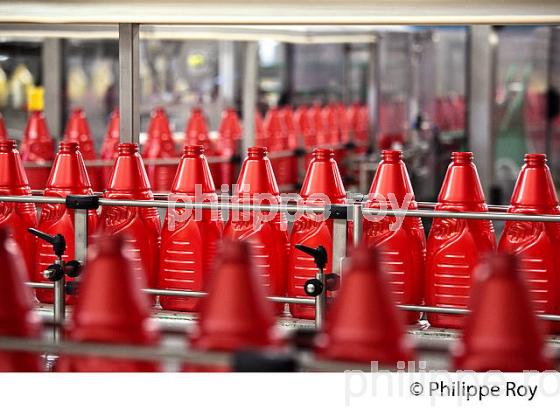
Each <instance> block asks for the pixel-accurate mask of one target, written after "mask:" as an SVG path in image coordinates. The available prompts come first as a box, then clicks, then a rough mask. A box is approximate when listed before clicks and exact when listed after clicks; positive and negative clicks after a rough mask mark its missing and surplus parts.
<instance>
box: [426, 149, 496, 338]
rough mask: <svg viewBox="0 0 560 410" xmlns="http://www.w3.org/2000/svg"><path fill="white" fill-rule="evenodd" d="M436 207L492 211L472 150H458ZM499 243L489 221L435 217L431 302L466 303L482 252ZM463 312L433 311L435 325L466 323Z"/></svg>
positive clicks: (429, 277)
mask: <svg viewBox="0 0 560 410" xmlns="http://www.w3.org/2000/svg"><path fill="white" fill-rule="evenodd" d="M451 158H452V162H451V164H450V165H449V168H448V169H447V173H446V175H445V179H444V181H443V185H442V187H441V191H440V193H439V197H438V203H437V204H436V207H435V210H436V211H440V210H443V211H452V212H464V211H467V212H487V211H488V208H487V206H486V204H485V202H484V193H483V191H482V185H481V184H480V179H479V178H478V173H477V171H476V166H475V165H474V163H473V155H472V153H471V152H454V153H453V154H452V155H451ZM495 248H496V237H495V234H494V227H493V225H492V222H491V221H489V220H474V219H453V218H435V219H434V221H433V224H432V228H431V230H430V235H429V236H428V244H427V254H426V284H425V285H426V286H425V294H424V299H425V302H426V305H428V306H441V307H454V308H466V307H467V306H468V301H469V296H470V289H471V283H472V273H473V269H474V267H475V266H476V265H477V264H478V262H479V260H480V257H481V256H482V255H484V254H485V253H488V252H490V251H492V250H494V249H495ZM463 319H464V316H463V315H445V314H428V320H429V322H430V323H431V325H432V326H436V327H451V328H461V327H462V323H463Z"/></svg>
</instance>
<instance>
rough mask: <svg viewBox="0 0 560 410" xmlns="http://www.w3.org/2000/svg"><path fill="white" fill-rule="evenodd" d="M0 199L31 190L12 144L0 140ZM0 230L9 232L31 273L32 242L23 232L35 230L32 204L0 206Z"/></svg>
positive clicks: (35, 212)
mask: <svg viewBox="0 0 560 410" xmlns="http://www.w3.org/2000/svg"><path fill="white" fill-rule="evenodd" d="M0 195H29V196H31V188H29V183H28V182H27V175H26V174H25V170H24V169H23V165H22V163H21V158H20V156H19V153H18V150H17V149H16V142H15V141H14V140H0ZM0 227H5V228H8V229H9V232H10V233H11V234H12V235H13V237H14V239H15V241H16V242H17V244H18V246H19V247H20V250H21V253H22V254H23V257H24V259H25V263H26V270H27V271H28V272H33V270H34V269H35V241H34V240H33V237H32V236H31V234H30V233H28V232H27V228H36V227H37V209H36V208H35V204H32V203H14V202H0Z"/></svg>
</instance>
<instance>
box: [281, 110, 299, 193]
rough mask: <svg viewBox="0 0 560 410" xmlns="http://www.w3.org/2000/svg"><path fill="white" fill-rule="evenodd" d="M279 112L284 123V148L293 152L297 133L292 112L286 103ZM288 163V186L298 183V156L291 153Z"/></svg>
mask: <svg viewBox="0 0 560 410" xmlns="http://www.w3.org/2000/svg"><path fill="white" fill-rule="evenodd" d="M280 114H281V116H282V120H283V123H284V127H285V128H286V134H287V138H286V146H285V149H286V150H288V151H292V152H295V150H296V149H297V148H298V146H299V144H298V134H297V130H296V125H295V120H294V112H293V110H292V107H290V106H289V105H286V106H285V107H282V109H281V111H280ZM286 162H287V163H288V165H287V167H288V181H287V184H288V185H290V186H296V185H297V183H298V158H297V156H296V155H291V156H290V157H288V158H287V161H286Z"/></svg>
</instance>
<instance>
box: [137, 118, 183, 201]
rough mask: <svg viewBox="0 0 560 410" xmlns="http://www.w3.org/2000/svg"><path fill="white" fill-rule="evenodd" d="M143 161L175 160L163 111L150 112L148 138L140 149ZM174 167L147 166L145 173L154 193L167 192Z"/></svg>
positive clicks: (173, 147)
mask: <svg viewBox="0 0 560 410" xmlns="http://www.w3.org/2000/svg"><path fill="white" fill-rule="evenodd" d="M142 156H143V157H144V159H161V158H177V157H178V155H177V150H176V149H175V142H174V141H173V137H172V135H171V130H170V129H169V120H168V119H167V114H166V113H165V110H164V109H163V108H161V107H157V108H156V109H154V111H153V112H152V118H151V121H150V125H149V126H148V138H147V139H146V142H145V143H144V147H143V149H142ZM176 170H177V166H176V165H148V166H147V167H146V171H147V173H148V179H149V180H150V182H151V184H152V189H153V190H154V191H156V192H158V191H159V192H169V189H170V188H171V184H172V183H173V179H174V178H175V172H176Z"/></svg>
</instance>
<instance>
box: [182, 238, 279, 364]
mask: <svg viewBox="0 0 560 410" xmlns="http://www.w3.org/2000/svg"><path fill="white" fill-rule="evenodd" d="M253 261H254V255H253V254H252V251H251V246H250V245H249V244H248V243H246V242H244V241H228V240H226V241H224V242H223V243H222V244H221V246H220V251H219V256H218V264H217V266H216V270H215V272H214V273H213V275H212V276H211V279H210V282H209V285H208V296H207V297H206V298H204V299H203V300H202V303H201V308H200V316H199V320H198V326H197V328H196V329H195V331H194V332H193V334H192V338H191V345H192V347H193V348H194V349H200V350H217V351H237V350H242V349H250V348H255V347H256V348H262V347H266V346H270V345H273V344H276V343H278V342H279V340H278V339H277V337H276V335H275V334H274V324H275V320H274V315H273V313H272V306H271V302H269V301H268V300H266V298H265V292H264V288H263V286H262V282H261V280H262V277H261V276H260V275H258V273H257V272H256V268H255V264H254V262H253ZM183 370H185V371H228V370H230V369H229V368H227V367H221V366H220V367H215V366H193V365H188V366H185V367H184V368H183Z"/></svg>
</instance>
